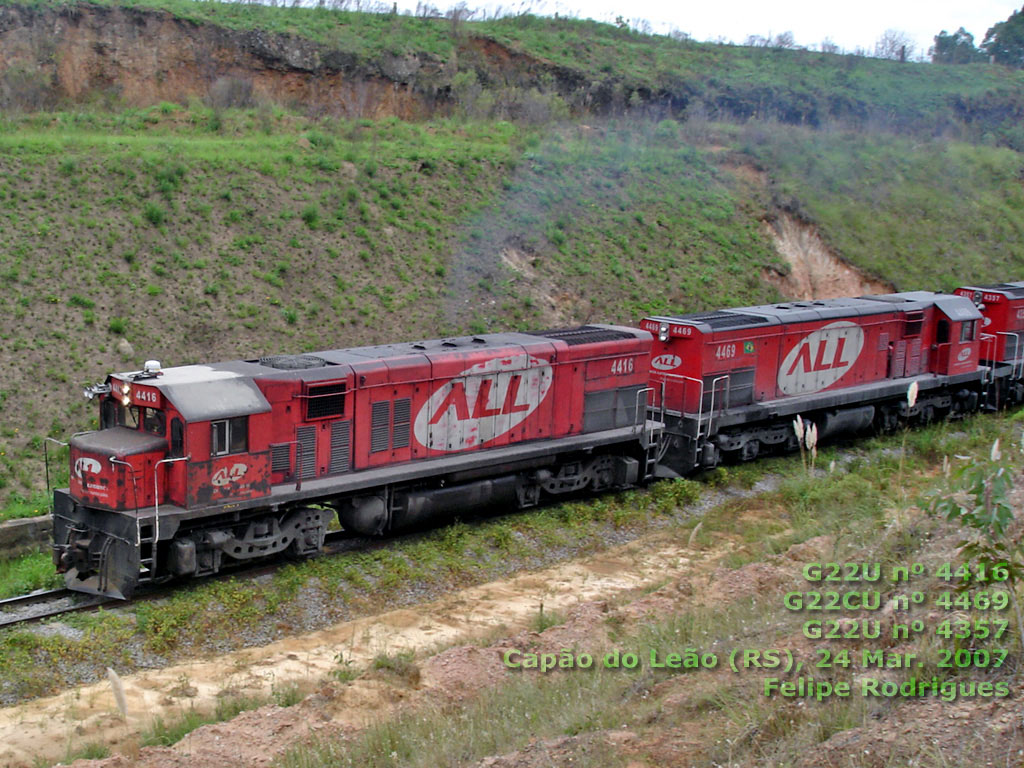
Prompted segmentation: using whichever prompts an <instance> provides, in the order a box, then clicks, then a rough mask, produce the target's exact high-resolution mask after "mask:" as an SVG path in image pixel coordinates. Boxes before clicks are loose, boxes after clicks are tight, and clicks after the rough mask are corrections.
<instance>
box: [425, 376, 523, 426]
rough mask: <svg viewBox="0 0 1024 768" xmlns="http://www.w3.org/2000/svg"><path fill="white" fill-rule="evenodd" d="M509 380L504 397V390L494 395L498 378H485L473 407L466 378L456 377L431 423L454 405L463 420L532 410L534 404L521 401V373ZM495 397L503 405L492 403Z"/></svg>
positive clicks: (481, 382) (458, 416) (510, 377)
mask: <svg viewBox="0 0 1024 768" xmlns="http://www.w3.org/2000/svg"><path fill="white" fill-rule="evenodd" d="M507 381H508V384H507V385H506V386H505V393H504V397H500V394H501V393H500V391H499V392H496V394H498V395H499V396H498V397H493V398H492V395H491V392H492V390H494V384H495V381H494V379H493V378H484V379H481V381H480V387H479V388H478V389H477V393H476V399H475V400H474V401H473V405H472V408H470V404H469V398H468V396H467V394H466V382H465V381H463V380H460V379H456V380H455V381H453V382H452V384H451V389H450V390H449V392H448V394H447V395H446V396H445V398H444V400H442V401H441V404H440V406H439V407H438V408H437V410H435V411H434V415H433V416H432V417H431V418H430V421H429V423H430V424H431V425H433V424H437V423H438V422H439V421H440V420H441V419H442V418H444V416H445V414H446V413H448V411H449V409H451V408H454V409H455V418H456V419H458V420H459V421H465V420H467V419H469V418H474V419H482V418H486V417H488V416H502V415H507V414H512V413H522V412H523V411H528V410H529V409H530V404H529V403H523V402H519V390H520V388H521V387H522V384H523V377H522V376H521V375H520V374H518V373H514V374H512V375H511V376H509V377H508V379H507ZM492 400H493V402H495V403H498V402H501V406H500V407H497V408H494V407H491V405H490V403H491V402H492Z"/></svg>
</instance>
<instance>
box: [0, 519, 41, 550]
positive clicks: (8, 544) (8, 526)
mask: <svg viewBox="0 0 1024 768" xmlns="http://www.w3.org/2000/svg"><path fill="white" fill-rule="evenodd" d="M52 535H53V521H52V520H51V519H50V516H49V515H45V516H43V517H26V518H24V519H22V520H9V521H7V522H5V523H0V559H2V558H11V557H18V556H19V555H24V554H26V553H28V552H32V551H33V550H36V549H41V550H42V551H44V552H46V551H47V550H48V549H49V546H50V538H51V536H52Z"/></svg>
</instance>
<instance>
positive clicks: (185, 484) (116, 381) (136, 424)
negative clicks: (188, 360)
mask: <svg viewBox="0 0 1024 768" xmlns="http://www.w3.org/2000/svg"><path fill="white" fill-rule="evenodd" d="M86 395H87V396H89V397H90V399H92V398H95V397H97V396H98V397H99V415H100V429H99V430H98V431H94V432H85V433H82V434H78V435H75V436H74V437H72V438H71V440H70V442H69V451H70V480H69V487H68V488H67V489H66V490H56V491H55V492H54V542H55V543H54V552H53V558H54V563H55V565H56V567H57V570H58V572H61V573H64V574H65V581H66V582H67V584H68V585H69V586H70V587H72V588H74V589H77V590H79V591H85V592H94V593H97V594H105V595H112V596H116V597H128V596H130V593H131V591H132V589H133V588H134V586H135V584H136V583H137V582H144V581H147V580H149V579H151V578H155V576H156V571H157V568H156V564H157V561H158V559H160V560H163V559H164V558H167V557H168V556H170V557H171V564H172V565H176V567H177V570H178V571H183V572H185V573H188V572H192V571H194V570H197V569H199V567H200V566H199V563H198V561H197V558H196V555H195V552H194V550H195V544H194V542H192V550H188V547H187V546H186V547H185V549H186V550H187V551H185V552H184V553H182V551H181V550H182V548H181V547H180V546H177V545H175V546H171V545H169V544H168V542H167V540H168V539H170V538H172V537H173V536H174V534H175V532H176V531H177V530H178V529H179V528H180V527H181V525H182V523H183V521H184V522H185V523H186V525H187V520H186V518H187V516H188V515H187V510H188V509H189V508H190V507H199V506H203V505H209V504H216V503H223V502H224V501H227V500H234V499H250V498H254V497H259V496H262V495H266V494H267V493H268V492H269V471H270V468H269V463H270V461H269V446H268V445H267V433H268V432H269V428H268V423H269V419H270V406H269V404H268V403H267V402H266V400H265V399H264V398H263V396H262V394H260V392H259V390H258V389H257V388H256V387H255V386H254V385H253V384H252V383H251V382H249V381H243V380H242V377H241V376H240V375H238V374H231V372H211V370H210V369H208V368H206V367H202V366H185V367H182V368H175V369H171V370H170V372H168V375H166V376H165V375H164V372H163V371H161V370H160V368H159V363H155V362H150V363H147V364H146V368H145V369H144V370H143V371H138V372H134V373H120V374H112V375H111V376H108V377H107V380H106V382H104V383H103V384H99V385H96V386H93V387H90V388H89V389H88V390H86ZM161 542H164V543H163V544H161ZM175 558H176V559H175ZM164 573H165V575H166V569H164Z"/></svg>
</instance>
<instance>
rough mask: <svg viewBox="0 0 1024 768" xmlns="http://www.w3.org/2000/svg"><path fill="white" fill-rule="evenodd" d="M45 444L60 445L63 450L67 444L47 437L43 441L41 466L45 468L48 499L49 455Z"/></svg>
mask: <svg viewBox="0 0 1024 768" xmlns="http://www.w3.org/2000/svg"><path fill="white" fill-rule="evenodd" d="M47 443H56V444H57V445H60V446H62V447H64V448H67V447H68V444H67V443H65V442H64V441H63V440H55V439H54V438H52V437H47V438H44V439H43V464H44V465H45V466H46V498H47V499H49V498H50V453H49V451H47V450H46V444H47ZM50 511H51V512H52V511H53V510H52V509H51V510H50Z"/></svg>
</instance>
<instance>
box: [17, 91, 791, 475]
mask: <svg viewBox="0 0 1024 768" xmlns="http://www.w3.org/2000/svg"><path fill="white" fill-rule="evenodd" d="M214 120H215V121H216V122H217V124H216V125H215V126H211V121H214ZM211 128H212V129H214V131H213V132H211ZM708 157H709V156H708V155H707V154H706V153H704V152H702V151H700V150H698V149H696V148H692V147H682V146H680V139H679V137H678V134H677V129H676V127H675V125H674V124H671V123H669V124H666V125H665V126H664V127H663V128H660V129H659V128H653V127H652V126H647V125H639V126H636V125H629V126H625V125H624V126H618V127H616V126H605V127H601V128H588V129H586V130H583V129H580V128H573V127H567V128H564V129H558V130H553V131H551V132H549V133H546V134H544V133H541V132H539V131H538V130H536V129H526V128H522V127H517V126H514V125H512V124H509V123H501V124H482V123H444V122H439V123H432V124H426V125H410V124H406V123H400V122H398V121H385V122H381V123H376V124H375V123H370V122H361V123H349V122H328V123H319V124H313V123H309V122H306V121H304V120H302V119H299V118H294V117H291V116H288V115H285V114H278V115H276V116H274V115H271V116H267V115H263V116H262V117H261V116H260V115H258V114H256V113H251V112H239V113H230V114H228V115H226V116H220V115H218V114H214V113H212V112H208V111H205V110H202V109H200V110H198V111H187V110H182V109H178V108H176V107H173V106H172V105H163V106H159V107H155V108H153V109H151V110H146V111H142V112H128V113H124V114H120V115H114V116H109V115H107V116H104V115H95V114H85V115H83V114H60V115H55V116H49V115H47V116H34V117H27V118H23V119H21V120H18V121H14V122H11V121H8V122H7V123H5V124H4V130H3V131H2V132H0V167H2V169H3V172H4V180H3V181H2V182H0V221H2V228H0V275H2V276H3V278H4V279H3V281H2V284H0V310H2V319H0V340H2V341H3V343H4V345H5V346H6V348H7V350H8V352H9V355H10V358H9V359H10V360H12V361H13V363H14V364H13V365H10V366H8V367H7V368H6V370H5V373H4V377H3V383H2V385H0V404H2V405H0V407H2V409H3V410H2V417H3V426H2V427H0V429H2V432H0V437H2V438H3V440H4V444H5V445H4V449H3V453H4V455H3V456H0V464H2V466H3V468H4V472H3V474H2V480H0V482H2V483H3V485H4V486H5V489H4V490H5V491H6V493H8V494H10V493H11V492H15V493H18V494H22V495H23V494H24V493H25V492H26V491H27V490H28V489H30V488H32V487H37V486H38V483H39V480H40V479H41V474H42V473H41V471H40V470H41V467H40V465H39V464H38V461H37V459H38V457H39V456H40V454H41V449H42V440H43V438H44V437H45V436H47V435H49V436H53V437H58V438H59V437H62V436H66V435H67V434H69V433H71V432H73V431H76V430H78V429H82V428H86V427H88V426H89V424H90V421H91V419H92V418H93V414H92V413H91V409H88V408H87V406H86V405H84V404H83V403H82V401H81V399H80V394H79V391H80V387H81V386H82V385H84V384H87V383H89V382H90V381H94V380H97V379H100V378H102V376H104V375H105V374H106V373H107V372H109V371H110V370H123V369H131V368H137V367H138V366H139V365H140V364H141V362H142V361H143V360H144V359H147V358H151V357H155V358H158V359H160V360H161V361H162V362H163V363H164V364H165V365H175V364H182V363H187V362H197V361H203V360H216V359H225V358H227V359H230V358H237V357H253V356H257V355H260V354H268V353H275V352H283V351H309V350H313V349H318V348H324V347H337V346H352V345H357V344H363V343H370V342H378V341H385V340H395V339H402V338H415V337H425V336H433V335H436V334H445V333H454V332H458V331H467V330H469V331H475V332H480V331H484V330H488V329H492V328H506V327H509V326H515V327H528V326H532V327H538V326H543V325H558V324H565V323H569V322H577V321H581V320H585V319H588V318H589V319H593V320H597V319H601V320H611V321H622V322H629V321H632V320H635V319H636V317H637V316H639V315H642V314H644V313H645V312H649V311H653V310H662V309H667V308H669V307H680V308H687V307H696V306H709V305H711V304H713V303H716V302H720V301H721V300H723V299H724V300H726V301H728V302H730V303H732V302H749V301H762V300H767V299H770V298H771V297H772V296H774V291H773V290H772V289H769V288H767V287H766V286H764V285H763V284H761V283H760V282H759V280H758V279H757V275H758V274H760V270H761V269H762V268H763V267H765V266H767V265H769V264H774V263H776V260H777V257H776V256H775V255H774V253H773V252H772V250H771V248H770V245H769V243H768V241H767V240H766V239H765V237H764V236H763V235H762V234H761V232H760V231H759V227H758V223H759V219H760V217H761V215H762V211H761V210H760V209H759V208H757V207H756V206H754V207H752V206H751V204H750V201H748V200H744V199H740V198H739V197H737V195H736V191H735V190H734V182H733V179H732V177H731V176H730V175H729V174H727V173H722V172H721V171H719V170H717V169H716V168H715V167H714V164H713V162H711V161H710V160H709V159H708ZM712 284H715V285H716V286H717V288H718V290H719V293H717V294H712V293H711V292H710V291H709V290H708V288H709V286H711V285H712ZM581 297H585V298H581ZM129 345H130V349H129V348H128V347H129ZM19 371H34V372H35V376H36V377H38V378H43V379H45V381H46V385H45V386H44V387H42V388H41V389H40V388H26V387H24V386H20V385H19V376H18V372H19Z"/></svg>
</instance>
